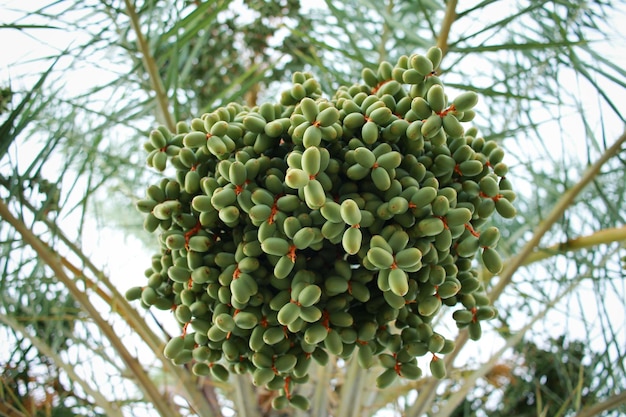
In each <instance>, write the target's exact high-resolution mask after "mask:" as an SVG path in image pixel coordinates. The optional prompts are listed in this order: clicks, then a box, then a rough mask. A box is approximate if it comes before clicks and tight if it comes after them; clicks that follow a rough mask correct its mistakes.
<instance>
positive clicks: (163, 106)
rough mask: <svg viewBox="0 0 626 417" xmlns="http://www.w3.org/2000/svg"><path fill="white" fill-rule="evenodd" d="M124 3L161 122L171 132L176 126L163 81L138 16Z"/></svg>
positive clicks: (130, 5)
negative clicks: (154, 96)
mask: <svg viewBox="0 0 626 417" xmlns="http://www.w3.org/2000/svg"><path fill="white" fill-rule="evenodd" d="M124 3H125V4H126V10H127V13H128V17H129V18H130V25H131V26H132V28H133V30H134V31H135V35H136V36H137V44H138V46H139V50H140V51H141V60H142V61H143V66H144V68H145V69H146V71H147V72H148V75H149V76H150V83H151V84H152V89H153V90H154V92H155V93H156V100H157V106H158V108H159V111H160V113H161V116H162V117H163V122H164V123H165V125H166V126H167V128H168V129H169V130H171V131H172V132H173V131H174V130H175V129H176V124H175V122H174V119H173V118H172V114H171V113H170V110H169V101H168V98H167V92H166V91H165V87H164V85H163V80H162V79H161V76H160V75H159V69H158V67H157V64H156V62H155V61H154V57H153V56H152V54H151V53H150V47H149V46H148V42H146V38H144V36H143V33H142V32H141V26H140V24H139V16H137V13H136V11H135V6H134V5H133V3H132V2H131V1H130V0H124Z"/></svg>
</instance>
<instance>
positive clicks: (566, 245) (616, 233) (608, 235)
mask: <svg viewBox="0 0 626 417" xmlns="http://www.w3.org/2000/svg"><path fill="white" fill-rule="evenodd" d="M622 240H626V226H622V227H616V228H611V229H604V230H600V231H598V232H595V233H592V234H590V235H587V236H581V237H577V238H575V239H569V240H567V241H565V242H562V243H557V244H556V245H552V246H549V247H547V248H541V249H538V250H536V251H534V252H532V253H531V254H530V255H528V257H526V259H525V260H524V261H523V262H522V265H523V266H525V265H529V264H531V263H534V262H538V261H542V260H544V259H548V258H550V257H552V256H555V255H561V254H563V253H565V252H569V251H575V250H580V249H587V248H591V247H594V246H598V245H604V244H609V243H613V242H620V241H622Z"/></svg>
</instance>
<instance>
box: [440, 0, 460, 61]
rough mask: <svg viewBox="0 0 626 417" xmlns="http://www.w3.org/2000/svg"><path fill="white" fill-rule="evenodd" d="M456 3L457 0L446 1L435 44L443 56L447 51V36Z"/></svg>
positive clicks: (452, 21) (454, 16)
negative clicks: (444, 12)
mask: <svg viewBox="0 0 626 417" xmlns="http://www.w3.org/2000/svg"><path fill="white" fill-rule="evenodd" d="M456 4H457V0H448V1H447V4H446V14H445V16H444V17H443V21H442V22H441V31H440V32H439V36H438V37H437V46H438V47H439V48H440V49H441V52H443V55H444V56H445V55H446V52H448V37H449V35H450V28H451V27H452V23H454V21H455V19H456Z"/></svg>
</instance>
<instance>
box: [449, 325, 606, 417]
mask: <svg viewBox="0 0 626 417" xmlns="http://www.w3.org/2000/svg"><path fill="white" fill-rule="evenodd" d="M512 355H513V358H514V359H512V360H510V361H508V362H509V363H502V364H501V365H500V366H498V367H497V368H494V371H492V372H491V373H490V374H488V375H487V378H486V381H487V383H488V384H486V385H485V386H484V387H483V390H484V394H483V395H482V396H480V397H477V396H472V398H469V399H467V400H465V401H464V402H463V403H462V404H461V405H460V406H459V407H458V408H457V410H456V411H455V412H454V413H453V414H451V416H454V417H462V416H467V417H469V416H480V415H489V416H497V417H500V416H512V417H530V416H536V415H546V416H557V415H568V414H569V413H572V412H575V411H576V410H577V409H578V408H579V407H589V406H592V405H594V404H595V403H597V402H598V400H599V399H600V397H601V395H602V394H601V393H600V392H599V391H597V390H596V389H594V387H595V386H596V385H597V384H598V383H597V381H596V380H595V379H596V372H597V364H599V363H601V362H602V355H601V354H599V353H597V352H594V351H591V350H590V349H589V346H588V345H587V344H586V343H585V342H583V341H580V340H575V341H569V342H568V341H567V340H566V337H565V336H560V337H558V338H553V339H549V343H548V345H547V346H545V347H540V346H538V345H537V344H536V343H535V342H533V341H526V340H525V341H523V342H522V343H520V344H519V345H517V346H516V347H515V349H514V350H513V352H512Z"/></svg>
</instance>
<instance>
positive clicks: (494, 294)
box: [489, 132, 626, 301]
mask: <svg viewBox="0 0 626 417" xmlns="http://www.w3.org/2000/svg"><path fill="white" fill-rule="evenodd" d="M624 142H626V132H624V133H623V134H622V136H620V137H619V138H618V139H617V140H616V141H615V143H614V144H613V145H612V146H611V147H610V148H608V149H607V150H606V151H604V153H603V154H602V155H601V156H600V158H598V160H596V162H595V163H594V164H593V165H591V166H590V167H589V168H588V169H587V171H585V173H584V175H583V177H582V178H581V179H580V181H578V183H576V184H575V185H574V186H573V187H572V188H570V189H569V190H567V191H566V192H565V194H563V197H561V199H560V200H559V201H558V202H557V204H556V206H555V207H554V208H553V209H552V211H551V212H550V214H548V216H547V217H546V218H545V219H543V221H542V222H541V223H539V225H538V226H537V227H536V228H535V231H534V233H533V237H532V238H531V239H530V240H529V241H528V242H527V243H526V245H524V247H523V248H522V249H521V250H520V251H519V253H518V255H517V256H514V257H513V258H512V259H509V260H508V261H507V262H506V263H505V265H506V266H505V268H504V270H503V271H502V273H501V274H500V280H499V281H498V283H497V284H496V285H495V286H494V288H493V290H492V291H491V292H490V294H489V297H490V299H491V300H492V301H494V300H496V299H498V297H499V296H500V294H502V292H503V291H504V288H506V286H507V285H508V284H510V283H511V280H512V278H513V274H514V273H515V272H516V271H517V270H518V269H519V267H520V266H522V265H524V262H526V261H527V259H528V257H529V256H531V255H532V253H533V251H534V250H535V248H536V247H538V246H539V242H540V241H541V239H542V238H543V236H544V235H545V234H546V233H547V232H548V231H549V230H550V229H551V228H552V226H553V225H554V224H555V223H556V222H557V221H558V220H559V219H560V218H561V217H563V214H564V213H565V210H567V209H568V208H569V207H570V206H571V205H572V203H573V202H574V199H575V198H576V197H577V196H578V194H580V192H581V191H582V190H583V189H584V188H585V187H586V186H587V185H589V183H590V182H591V181H593V179H594V178H595V177H596V176H597V175H598V174H599V173H600V169H601V168H602V166H603V165H604V164H605V163H606V162H607V161H608V160H609V159H611V158H613V157H614V156H615V155H617V154H619V152H620V151H621V149H622V145H623V144H624Z"/></svg>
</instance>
